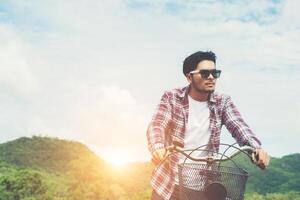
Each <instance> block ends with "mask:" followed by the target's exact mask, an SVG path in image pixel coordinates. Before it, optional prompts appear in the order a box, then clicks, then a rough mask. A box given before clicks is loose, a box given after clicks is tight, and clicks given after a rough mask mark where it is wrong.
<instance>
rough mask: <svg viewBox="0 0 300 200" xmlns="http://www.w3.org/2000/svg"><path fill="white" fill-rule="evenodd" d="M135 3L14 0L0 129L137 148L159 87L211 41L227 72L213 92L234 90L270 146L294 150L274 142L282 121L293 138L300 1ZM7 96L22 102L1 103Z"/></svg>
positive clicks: (180, 81)
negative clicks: (245, 4)
mask: <svg viewBox="0 0 300 200" xmlns="http://www.w3.org/2000/svg"><path fill="white" fill-rule="evenodd" d="M124 2H125V3H124ZM130 2H131V3H132V2H133V1H119V0H118V1H117V0H116V1H108V0H105V1H104V0H103V1H94V0H89V1H63V2H62V1H48V2H47V1H46V2H45V1H41V2H36V1H26V2H18V1H15V2H13V3H11V8H12V10H13V12H11V13H12V15H13V18H14V23H12V24H10V25H7V24H8V22H5V21H2V22H1V26H0V36H1V38H3V39H2V40H1V43H2V44H3V45H2V46H1V47H0V53H1V55H2V56H3V58H2V59H1V60H0V63H1V66H0V70H1V71H2V72H4V73H1V74H0V80H1V82H2V84H4V85H5V87H7V88H8V89H7V90H6V91H5V93H3V94H2V97H3V95H6V98H1V104H2V105H6V109H5V112H4V113H3V116H4V115H6V116H10V117H9V118H7V120H6V124H7V125H6V126H2V130H1V132H7V133H13V132H15V134H13V135H14V137H16V136H18V135H20V136H21V135H26V134H31V133H34V134H39V133H41V134H46V135H53V136H59V137H63V138H73V139H78V140H81V141H84V142H86V143H89V144H91V145H96V146H99V147H100V148H106V149H107V148H109V146H112V145H120V146H126V145H130V146H132V147H133V148H134V150H133V151H134V152H138V153H137V154H139V155H138V156H137V157H143V156H145V154H146V143H145V142H146V138H145V129H146V126H147V123H148V121H149V120H150V117H151V114H152V112H153V111H154V106H155V105H156V103H157V102H158V100H159V98H160V95H161V93H162V91H163V90H165V89H169V88H172V87H177V86H181V85H184V84H185V83H186V82H185V80H184V77H183V76H182V72H181V65H182V61H183V59H184V58H185V56H187V55H189V54H190V53H193V52H194V51H197V50H199V49H204V50H206V49H211V50H213V51H215V52H216V53H217V56H218V65H219V66H220V67H221V68H222V70H223V74H222V79H221V80H220V81H219V87H220V91H224V92H227V93H229V94H231V95H232V96H233V97H234V99H236V101H237V103H238V105H240V107H241V110H242V113H245V117H246V118H247V119H248V120H247V121H249V124H250V125H252V126H253V127H254V129H255V130H256V131H257V132H258V134H260V133H263V136H262V137H263V139H264V140H265V141H266V142H265V143H267V144H266V145H267V147H268V148H270V149H271V150H270V151H271V152H274V154H276V155H282V154H284V153H289V152H291V151H298V152H299V151H300V150H299V149H297V148H291V149H292V150H288V148H281V149H282V151H277V150H276V149H278V146H279V145H278V143H279V141H280V138H281V135H280V133H281V132H283V131H286V133H285V134H287V135H288V137H287V138H291V139H289V140H288V141H289V142H290V143H291V144H292V141H295V139H299V136H298V135H297V134H296V133H297V132H299V128H297V126H296V123H297V121H299V120H298V119H299V112H300V111H299V109H293V108H295V107H297V106H296V103H295V102H297V100H299V94H298V93H297V92H296V91H297V88H298V85H299V84H298V82H297V77H298V76H297V75H299V70H298V69H299V64H300V60H299V56H298V55H299V52H300V47H299V45H297V44H299V43H300V41H299V40H300V34H299V25H300V23H299V20H294V19H298V18H299V17H298V15H299V14H298V12H297V11H295V10H296V9H295V8H297V6H298V4H299V2H298V1H284V2H281V3H279V4H275V3H272V2H271V3H270V2H269V1H247V2H246V3H247V6H244V4H240V3H225V4H224V3H220V2H215V3H211V2H210V1H205V2H204V3H199V2H198V1H189V3H186V1H175V3H174V1H172V2H171V1H165V2H163V3H162V1H154V2H152V3H151V4H150V5H149V6H148V7H147V5H146V7H144V8H139V9H138V8H137V7H135V8H133V7H132V5H131V7H130V5H129V4H130ZM139 3H145V1H139ZM168 3H169V4H170V3H173V4H176V5H173V8H172V7H170V5H167V4H168ZM244 3H245V2H244ZM168 6H169V7H168ZM176 6H177V7H176ZM179 6H180V8H178V7H179ZM298 7H299V6H298ZM172 9H173V10H172ZM176 9H181V10H177V11H176ZM268 9H275V12H278V13H277V14H274V15H273V14H270V13H269V12H268ZM203 10H204V11H205V15H203ZM26 13H30V15H26ZM251 14H253V15H254V17H253V16H252V18H251ZM24 16H26V17H24ZM255 17H256V18H259V19H256V20H255ZM21 19H22V20H21ZM20 21H21V22H22V23H20ZM21 24H22V25H21ZM4 55H5V56H4ZM249 93H250V94H253V95H251V96H249ZM12 96H16V97H17V98H16V99H18V100H19V99H24V100H22V102H20V101H17V100H14V101H13V103H8V102H9V100H8V99H11V98H12ZM270 97H271V98H272V101H267V100H266V99H268V98H270ZM290 99H295V101H291V100H290ZM10 102H11V101H10ZM253 102H254V103H253ZM16 105H17V106H16ZM278 105H280V108H284V109H280V110H279V111H278V108H277V106H278ZM16 108H17V109H16ZM20 108H23V109H20ZM24 108H25V109H24ZM297 108H299V105H298V107H297ZM270 115H272V117H269V116H270ZM282 115H283V116H285V117H280V116H282ZM16 116H21V117H16ZM2 118H4V117H2ZM14 118H15V119H16V120H14ZM12 121H15V123H13V122H12ZM18 124H19V126H18ZM108 132H109V134H107V133H108ZM10 137H11V136H8V135H2V136H1V140H6V139H7V138H10ZM119 138H121V139H119ZM270 138H275V139H276V140H277V141H278V143H276V142H274V143H269V142H268V141H269V139H270ZM287 143H288V142H287ZM141 149H143V150H145V151H143V153H140V152H141ZM285 150H286V151H285Z"/></svg>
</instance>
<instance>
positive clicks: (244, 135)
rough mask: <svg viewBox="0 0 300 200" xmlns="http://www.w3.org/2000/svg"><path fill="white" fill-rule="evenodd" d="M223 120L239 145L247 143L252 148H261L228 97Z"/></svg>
mask: <svg viewBox="0 0 300 200" xmlns="http://www.w3.org/2000/svg"><path fill="white" fill-rule="evenodd" d="M223 121H224V124H225V126H226V128H227V129H228V131H229V132H230V133H231V135H232V136H233V137H234V138H235V140H236V141H237V143H238V144H239V145H240V146H243V145H248V146H252V147H254V148H261V142H260V141H259V139H258V138H257V137H256V135H255V134H254V133H253V132H252V130H251V129H250V127H249V126H248V125H247V124H246V122H245V121H244V119H243V118H242V116H241V114H240V113H239V111H238V109H237V108H236V106H235V105H234V104H233V102H232V100H231V98H230V97H229V98H228V99H227V102H226V106H225V110H224V115H223Z"/></svg>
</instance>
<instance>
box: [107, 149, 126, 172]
mask: <svg viewBox="0 0 300 200" xmlns="http://www.w3.org/2000/svg"><path fill="white" fill-rule="evenodd" d="M103 158H104V160H106V161H107V162H108V163H110V164H111V165H113V166H114V167H118V168H120V167H124V166H125V165H126V164H127V163H129V162H130V161H131V158H130V155H129V152H128V150H126V149H114V150H111V151H109V152H106V153H105V154H104V155H103Z"/></svg>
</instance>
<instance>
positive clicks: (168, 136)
mask: <svg viewBox="0 0 300 200" xmlns="http://www.w3.org/2000/svg"><path fill="white" fill-rule="evenodd" d="M188 91H189V87H184V88H180V89H174V90H171V91H166V92H165V93H164V94H163V96H162V98H161V100H160V103H159V105H158V107H157V110H156V112H155V114H154V116H153V118H152V121H151V122H150V125H149V127H148V130H147V139H148V148H149V151H150V152H151V153H152V152H154V151H155V150H157V149H161V148H164V147H167V146H169V145H171V144H172V142H173V141H174V140H176V141H180V142H181V143H182V144H184V135H185V129H186V125H187V123H188V116H189V102H188V96H187V95H188ZM208 107H209V110H210V116H209V118H210V130H211V136H210V139H209V143H208V147H209V150H212V151H215V152H217V151H218V150H219V145H220V133H221V128H222V125H225V126H226V128H227V129H228V131H229V132H230V133H231V135H232V136H233V137H234V138H235V140H236V141H237V143H238V144H239V145H240V146H243V145H249V146H252V147H254V148H260V145H261V143H260V141H259V140H258V139H257V138H256V137H255V135H254V134H253V132H252V131H251V130H250V128H249V127H248V125H247V124H246V123H245V122H244V120H243V119H242V117H241V115H240V113H239V112H238V110H237V108H236V106H235V105H234V104H233V102H232V100H231V98H230V97H229V96H227V95H224V94H218V93H212V94H211V95H210V98H209V100H208ZM177 163H178V155H176V154H172V155H171V156H170V158H169V159H168V160H165V161H164V162H163V163H162V164H161V165H159V166H158V167H156V168H155V169H154V171H153V174H152V179H151V185H152V188H153V189H154V190H155V191H156V192H157V193H158V194H159V195H160V196H161V197H162V198H164V199H165V200H168V199H170V197H171V195H172V192H173V190H174V187H175V175H176V172H177Z"/></svg>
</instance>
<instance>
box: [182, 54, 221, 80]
mask: <svg viewBox="0 0 300 200" xmlns="http://www.w3.org/2000/svg"><path fill="white" fill-rule="evenodd" d="M216 59H217V57H216V55H215V53H214V52H212V51H198V52H196V53H193V54H192V55H190V56H188V57H186V58H185V59H184V61H183V74H184V75H185V76H186V75H187V74H188V73H190V72H191V71H193V70H195V69H196V68H197V65H198V64H199V62H201V61H203V60H211V61H213V62H214V63H216Z"/></svg>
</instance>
